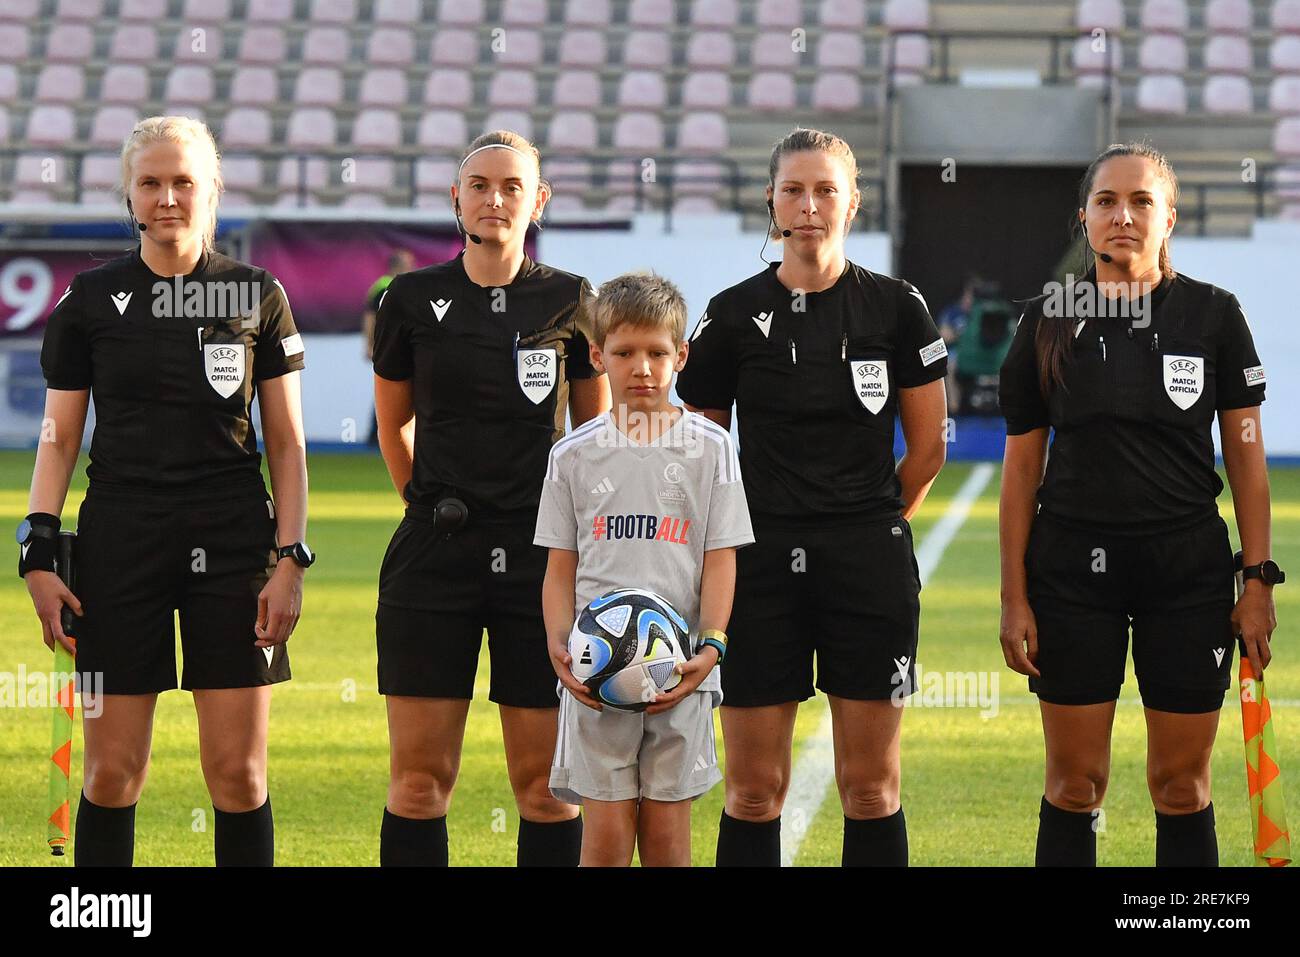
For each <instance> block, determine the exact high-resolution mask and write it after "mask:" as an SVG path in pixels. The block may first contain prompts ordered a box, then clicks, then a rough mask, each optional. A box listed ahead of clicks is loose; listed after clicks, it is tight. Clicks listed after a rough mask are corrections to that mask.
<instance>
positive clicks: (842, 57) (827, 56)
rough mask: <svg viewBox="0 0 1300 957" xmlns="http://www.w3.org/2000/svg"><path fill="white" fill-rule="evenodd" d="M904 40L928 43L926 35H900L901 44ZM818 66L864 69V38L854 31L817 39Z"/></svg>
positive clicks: (838, 68) (830, 34)
mask: <svg viewBox="0 0 1300 957" xmlns="http://www.w3.org/2000/svg"><path fill="white" fill-rule="evenodd" d="M904 40H915V41H920V42H921V43H922V44H926V43H927V41H926V39H925V37H900V38H899V41H898V42H899V44H900V46H901V45H902V43H903V41H904ZM927 49H928V44H927ZM899 65H901V64H899ZM817 66H818V68H819V69H823V70H860V69H862V39H861V38H860V37H858V36H856V35H854V34H852V33H828V34H826V35H825V36H823V37H822V38H821V39H820V40H819V41H817Z"/></svg>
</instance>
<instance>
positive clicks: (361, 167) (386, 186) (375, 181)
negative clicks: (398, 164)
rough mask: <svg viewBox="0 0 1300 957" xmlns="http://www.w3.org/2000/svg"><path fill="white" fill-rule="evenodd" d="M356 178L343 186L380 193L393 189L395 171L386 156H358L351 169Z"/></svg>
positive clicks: (391, 162)
mask: <svg viewBox="0 0 1300 957" xmlns="http://www.w3.org/2000/svg"><path fill="white" fill-rule="evenodd" d="M352 172H353V175H354V176H355V177H356V178H355V179H354V180H353V181H352V182H351V183H346V184H345V185H348V186H352V187H355V188H356V189H358V190H373V191H375V192H377V193H382V192H385V191H387V190H390V189H392V188H393V183H394V182H396V171H395V167H394V164H393V161H392V160H391V159H389V158H388V157H386V156H358V157H357V158H356V165H355V166H354V167H353V168H352Z"/></svg>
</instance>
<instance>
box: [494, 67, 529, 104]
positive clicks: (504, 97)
mask: <svg viewBox="0 0 1300 957" xmlns="http://www.w3.org/2000/svg"><path fill="white" fill-rule="evenodd" d="M536 105H537V77H536V74H534V73H533V72H532V71H531V70H501V71H499V72H497V73H494V74H493V75H492V79H491V81H490V82H489V83H488V106H498V107H500V106H506V107H521V108H523V109H530V110H531V109H532V108H533V107H534V106H536Z"/></svg>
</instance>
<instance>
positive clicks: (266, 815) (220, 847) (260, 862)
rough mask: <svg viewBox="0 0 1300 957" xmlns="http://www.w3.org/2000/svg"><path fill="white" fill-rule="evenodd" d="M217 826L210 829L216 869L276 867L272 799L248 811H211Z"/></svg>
mask: <svg viewBox="0 0 1300 957" xmlns="http://www.w3.org/2000/svg"><path fill="white" fill-rule="evenodd" d="M212 813H213V814H214V815H215V816H216V823H215V825H214V826H213V829H212V838H213V844H215V845H216V852H217V854H216V861H217V867H273V866H275V821H274V820H273V819H272V817H271V795H269V794H268V795H267V796H266V800H265V801H263V802H262V806H261V807H259V808H254V809H253V810H251V811H222V810H219V809H218V808H217V807H215V806H214V807H213V808H212Z"/></svg>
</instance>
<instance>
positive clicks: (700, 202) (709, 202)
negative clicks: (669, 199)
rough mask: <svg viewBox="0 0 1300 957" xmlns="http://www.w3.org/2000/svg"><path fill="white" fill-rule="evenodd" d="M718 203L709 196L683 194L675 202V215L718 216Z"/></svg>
mask: <svg viewBox="0 0 1300 957" xmlns="http://www.w3.org/2000/svg"><path fill="white" fill-rule="evenodd" d="M717 214H718V204H717V201H715V200H714V199H713V198H712V197H709V196H682V197H680V198H679V199H677V200H676V201H675V202H674V203H673V215H674V216H716V215H717Z"/></svg>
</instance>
